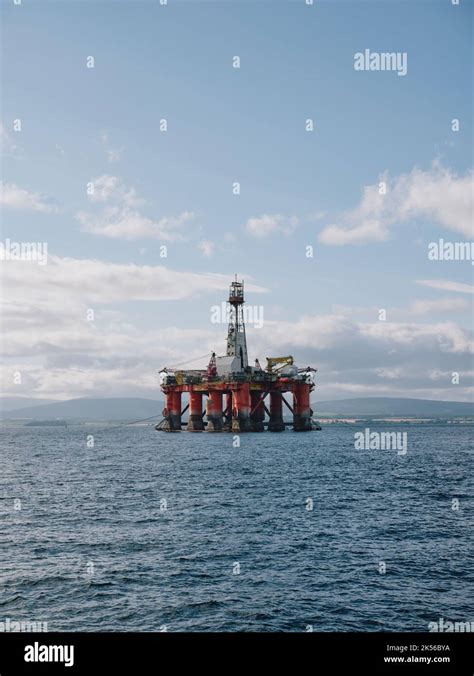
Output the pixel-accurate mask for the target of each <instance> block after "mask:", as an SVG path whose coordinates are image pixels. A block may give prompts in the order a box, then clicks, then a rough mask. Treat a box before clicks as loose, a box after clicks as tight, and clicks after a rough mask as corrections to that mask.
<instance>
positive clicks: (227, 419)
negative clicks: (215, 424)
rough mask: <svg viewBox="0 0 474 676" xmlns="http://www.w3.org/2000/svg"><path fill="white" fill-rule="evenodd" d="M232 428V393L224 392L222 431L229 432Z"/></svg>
mask: <svg viewBox="0 0 474 676" xmlns="http://www.w3.org/2000/svg"><path fill="white" fill-rule="evenodd" d="M231 427H232V392H226V395H225V410H224V425H223V427H222V430H223V431H224V432H230V430H231Z"/></svg>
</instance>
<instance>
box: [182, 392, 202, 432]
mask: <svg viewBox="0 0 474 676" xmlns="http://www.w3.org/2000/svg"><path fill="white" fill-rule="evenodd" d="M186 430H187V431H188V432H202V431H203V430H204V421H203V419H202V392H194V391H193V390H191V391H190V393H189V418H188V425H187V427H186Z"/></svg>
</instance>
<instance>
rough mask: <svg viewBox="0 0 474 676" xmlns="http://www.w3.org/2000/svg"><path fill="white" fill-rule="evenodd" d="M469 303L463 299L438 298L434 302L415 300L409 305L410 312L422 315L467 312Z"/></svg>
mask: <svg viewBox="0 0 474 676" xmlns="http://www.w3.org/2000/svg"><path fill="white" fill-rule="evenodd" d="M470 307H471V305H470V303H469V302H468V301H467V300H465V299H464V298H438V299H436V300H415V301H413V303H412V304H411V308H410V310H411V312H412V313H413V314H415V315H424V314H430V313H436V312H458V311H460V310H468V309H469V308H470Z"/></svg>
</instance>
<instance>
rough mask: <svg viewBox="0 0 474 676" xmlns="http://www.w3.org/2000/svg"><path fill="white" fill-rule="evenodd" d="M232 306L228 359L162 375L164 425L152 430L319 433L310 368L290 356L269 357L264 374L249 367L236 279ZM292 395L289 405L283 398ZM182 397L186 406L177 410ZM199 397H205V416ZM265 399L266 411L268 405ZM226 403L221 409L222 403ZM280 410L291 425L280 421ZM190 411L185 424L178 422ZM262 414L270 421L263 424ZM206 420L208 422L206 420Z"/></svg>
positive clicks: (241, 287)
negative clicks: (287, 413)
mask: <svg viewBox="0 0 474 676" xmlns="http://www.w3.org/2000/svg"><path fill="white" fill-rule="evenodd" d="M228 303H229V306H230V314H229V326H228V332H227V351H226V355H225V356H222V357H216V354H215V352H213V353H212V356H211V358H210V361H209V364H208V366H207V369H205V370H176V369H172V368H163V369H162V370H161V371H160V386H161V390H162V392H164V393H165V395H166V404H165V408H164V409H163V420H161V422H159V423H158V425H156V427H155V429H156V430H159V431H164V432H180V431H181V428H182V427H185V429H186V431H188V432H202V431H204V430H205V431H207V432H238V433H240V432H263V431H264V430H265V427H267V429H268V431H270V432H282V431H283V430H284V429H285V426H292V427H293V430H294V431H295V432H309V431H312V430H317V429H321V428H320V427H319V425H317V424H316V423H314V422H313V421H312V419H311V416H312V414H313V411H312V410H311V406H310V392H311V391H312V390H313V389H314V375H313V374H314V373H315V372H316V369H314V368H311V367H310V366H308V367H306V368H298V367H297V366H295V364H294V360H293V357H292V356H287V357H267V366H266V369H262V368H261V366H260V363H259V361H258V359H256V360H255V366H249V364H248V356H247V340H246V336H245V322H244V308H243V306H244V283H243V281H242V282H238V281H237V276H236V279H235V281H234V282H232V284H231V286H230V292H229V298H228ZM287 392H288V393H291V395H292V398H293V401H292V404H293V405H290V404H289V403H288V401H287V400H286V399H285V397H284V394H285V393H287ZM184 393H187V394H188V395H189V399H188V403H187V405H186V406H185V408H184V409H182V408H181V406H182V403H181V398H182V395H183V394H184ZM203 397H207V401H206V405H205V408H204V410H203ZM267 397H268V398H269V408H268V407H267V405H266V401H265V400H266V399H267ZM223 399H224V403H223ZM283 404H284V405H285V406H286V407H287V408H288V409H289V410H290V411H291V413H292V416H293V421H292V422H291V423H290V422H285V421H284V420H283ZM188 409H189V413H188V421H187V423H186V422H182V416H183V414H184V413H185V412H186V411H187V410H188ZM265 414H267V416H268V418H267V419H266V417H265ZM204 417H205V418H206V420H204Z"/></svg>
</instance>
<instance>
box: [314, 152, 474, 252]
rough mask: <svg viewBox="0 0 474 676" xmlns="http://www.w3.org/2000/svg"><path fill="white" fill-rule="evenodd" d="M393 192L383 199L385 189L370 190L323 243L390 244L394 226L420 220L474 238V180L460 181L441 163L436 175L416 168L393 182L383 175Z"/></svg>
mask: <svg viewBox="0 0 474 676" xmlns="http://www.w3.org/2000/svg"><path fill="white" fill-rule="evenodd" d="M379 181H380V182H385V183H386V185H387V193H386V194H385V195H384V194H379V184H378V183H377V184H376V185H370V186H366V187H365V188H364V191H363V195H362V200H361V202H360V204H359V205H358V206H357V207H356V208H355V209H353V210H351V211H348V212H346V213H345V214H343V216H342V223H341V224H331V225H328V226H327V227H326V228H324V229H323V230H322V231H321V232H320V234H319V240H320V241H321V242H322V243H323V244H329V245H344V244H358V243H362V242H371V241H372V242H376V241H384V240H387V239H388V238H389V235H390V227H391V226H392V225H396V224H398V223H406V222H407V221H409V220H413V219H416V218H425V219H430V220H434V221H436V222H437V223H439V224H440V225H441V226H444V227H446V228H448V229H449V230H453V231H455V232H458V233H460V234H461V235H463V236H465V237H467V238H471V237H473V223H474V219H473V176H472V173H467V174H466V175H465V176H460V177H458V176H457V175H456V174H454V173H452V172H451V171H450V170H449V169H444V168H443V167H441V166H439V165H438V164H435V165H434V166H433V168H432V169H431V170H430V171H421V170H419V169H413V170H412V171H411V172H410V173H409V174H403V175H401V176H399V177H398V178H396V179H394V180H393V181H392V182H391V183H390V181H388V179H387V175H386V174H384V175H382V176H380V179H379Z"/></svg>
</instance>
